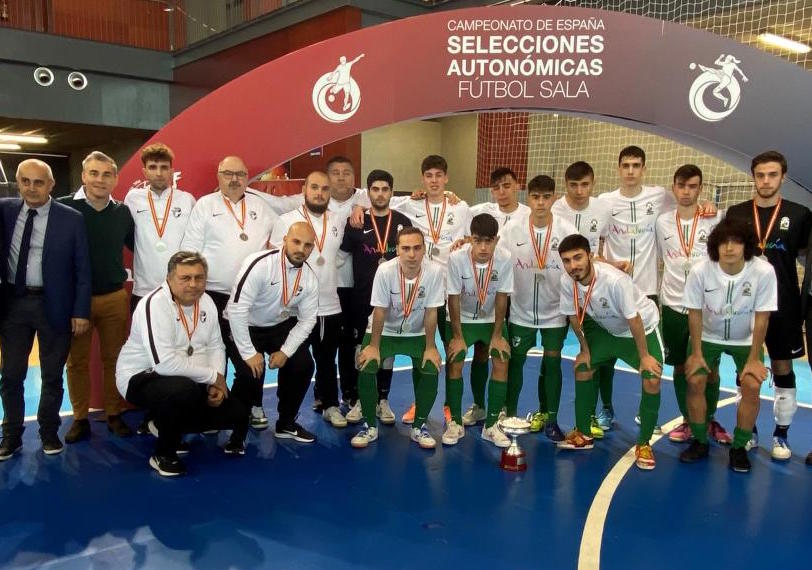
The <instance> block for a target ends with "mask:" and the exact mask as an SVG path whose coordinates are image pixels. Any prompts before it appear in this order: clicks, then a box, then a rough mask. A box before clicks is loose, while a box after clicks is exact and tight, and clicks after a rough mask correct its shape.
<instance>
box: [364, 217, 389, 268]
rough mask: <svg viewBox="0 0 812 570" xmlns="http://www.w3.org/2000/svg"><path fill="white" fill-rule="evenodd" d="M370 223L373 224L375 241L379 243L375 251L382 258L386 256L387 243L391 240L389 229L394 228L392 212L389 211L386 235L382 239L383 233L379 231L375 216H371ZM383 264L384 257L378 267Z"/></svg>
mask: <svg viewBox="0 0 812 570" xmlns="http://www.w3.org/2000/svg"><path fill="white" fill-rule="evenodd" d="M369 221H370V223H371V224H372V229H373V230H375V241H376V242H378V246H377V247H376V248H375V251H377V252H378V253H380V254H381V256H384V255H386V242H387V241H388V240H389V228H391V227H392V210H389V217H388V219H387V220H386V233H385V234H384V236H383V239H381V232H380V231H379V230H378V224H377V223H376V222H375V216H374V215H373V214H370V215H369ZM381 263H383V257H381V260H380V261H379V262H378V265H380V264H381Z"/></svg>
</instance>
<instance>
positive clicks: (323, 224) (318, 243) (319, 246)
mask: <svg viewBox="0 0 812 570" xmlns="http://www.w3.org/2000/svg"><path fill="white" fill-rule="evenodd" d="M302 215H303V216H304V219H305V220H307V223H308V224H310V229H312V230H313V234H315V235H316V249H318V250H319V257H318V259H317V260H316V263H317V264H319V265H324V258H323V257H322V256H321V250H322V249H324V240H325V239H326V238H327V212H324V214H322V216H321V239H319V238H318V234H316V228H315V227H313V220H311V219H310V215H309V214H308V213H307V208H306V207H304V206H302Z"/></svg>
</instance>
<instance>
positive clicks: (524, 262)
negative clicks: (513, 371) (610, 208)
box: [499, 215, 578, 328]
mask: <svg viewBox="0 0 812 570" xmlns="http://www.w3.org/2000/svg"><path fill="white" fill-rule="evenodd" d="M529 219H530V218H524V219H522V220H516V219H514V220H511V221H510V222H508V224H507V225H506V226H505V228H504V229H503V230H502V237H501V239H500V240H499V247H504V248H506V249H507V250H508V251H510V254H511V257H512V261H513V296H512V297H511V300H510V319H509V321H510V322H511V323H514V324H517V325H520V326H523V327H529V328H553V327H563V326H566V325H567V318H566V317H565V316H564V315H562V314H561V311H559V310H558V299H559V297H560V288H561V279H560V278H561V275H562V274H564V275H565V273H564V265H563V264H562V262H561V256H560V255H559V254H558V244H560V243H561V240H563V239H564V238H565V237H567V236H568V235H571V234H575V233H578V231H577V230H576V229H575V226H573V225H572V224H570V223H569V222H568V221H567V220H565V219H564V218H561V217H557V216H555V215H554V216H553V217H552V223H551V224H548V225H547V226H545V227H543V228H537V227H535V226H534V227H533V234H532V236H531V234H530V222H529ZM548 232H549V235H550V239H549V244H548V246H547V247H548V249H547V257H546V259H545V260H544V266H543V267H541V268H539V265H538V260H537V259H536V252H535V249H534V248H533V241H535V242H536V245H537V246H538V248H539V252H543V251H544V244H545V243H546V242H547V235H548Z"/></svg>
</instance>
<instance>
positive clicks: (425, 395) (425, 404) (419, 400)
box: [413, 373, 437, 428]
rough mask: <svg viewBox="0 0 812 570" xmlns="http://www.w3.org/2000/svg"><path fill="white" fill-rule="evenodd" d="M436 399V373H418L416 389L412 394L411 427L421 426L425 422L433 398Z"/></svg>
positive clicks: (432, 403)
mask: <svg viewBox="0 0 812 570" xmlns="http://www.w3.org/2000/svg"><path fill="white" fill-rule="evenodd" d="M436 399H437V375H436V374H425V373H421V374H419V381H418V383H417V391H416V392H415V395H414V401H415V405H416V408H415V411H414V424H413V427H417V428H419V427H421V426H422V425H423V424H424V423H426V419H427V418H428V416H429V412H431V408H432V406H434V400H436Z"/></svg>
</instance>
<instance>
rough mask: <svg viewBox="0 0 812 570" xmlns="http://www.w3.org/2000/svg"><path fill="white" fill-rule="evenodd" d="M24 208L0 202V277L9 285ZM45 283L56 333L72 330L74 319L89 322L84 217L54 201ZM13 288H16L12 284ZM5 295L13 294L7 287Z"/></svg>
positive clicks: (47, 235) (47, 310) (10, 200)
mask: <svg viewBox="0 0 812 570" xmlns="http://www.w3.org/2000/svg"><path fill="white" fill-rule="evenodd" d="M22 208H23V201H22V199H20V198H0V217H1V218H2V231H3V239H2V247H1V248H0V276H2V278H3V282H4V283H8V282H9V281H8V256H9V248H10V247H11V237H12V235H13V234H14V226H15V225H16V223H17V216H18V215H19V214H20V210H22ZM42 282H43V286H44V288H45V291H44V297H45V314H46V316H47V317H48V323H49V324H50V325H51V327H53V329H54V330H55V331H58V332H65V331H70V330H71V318H82V319H89V318H90V252H89V251H88V245H87V233H86V231H85V220H84V217H83V216H82V214H80V213H79V212H77V211H76V210H74V209H73V208H71V207H70V206H65V205H64V204H60V203H59V202H57V201H56V200H51V209H50V210H49V212H48V224H47V225H46V226H45V243H44V245H43V249H42ZM12 285H13V284H12ZM4 291H5V292H6V293H5V294H6V295H8V294H13V293H11V289H10V288H9V287H5V288H4Z"/></svg>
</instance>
